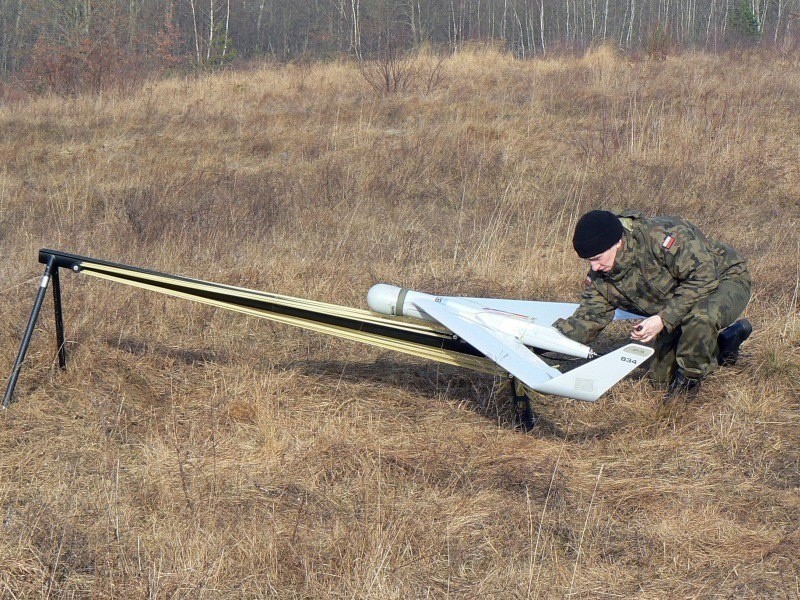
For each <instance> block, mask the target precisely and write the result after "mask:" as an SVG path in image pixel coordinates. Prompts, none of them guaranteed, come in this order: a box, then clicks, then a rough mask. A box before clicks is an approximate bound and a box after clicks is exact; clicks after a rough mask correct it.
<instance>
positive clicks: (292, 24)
mask: <svg viewBox="0 0 800 600" xmlns="http://www.w3.org/2000/svg"><path fill="white" fill-rule="evenodd" d="M798 17H800V0H0V72H2V73H3V74H5V75H9V74H16V75H17V77H18V78H19V80H20V81H26V82H28V83H29V84H32V85H38V86H45V87H56V86H57V85H62V86H66V87H69V86H70V85H84V86H85V85H90V86H97V85H102V82H103V81H104V79H113V78H114V77H124V78H131V77H135V76H136V74H138V73H143V72H149V71H150V70H152V69H163V68H165V67H166V68H170V67H174V66H178V65H191V66H194V67H202V68H213V67H215V66H217V65H220V64H225V63H228V62H232V61H234V60H237V59H243V58H244V59H246V58H252V57H257V56H264V55H268V56H271V57H275V58H277V59H279V60H293V59H297V58H302V57H311V58H315V59H317V58H321V59H325V58H329V57H333V56H338V55H349V56H353V57H356V58H358V59H362V58H373V57H386V56H387V55H390V54H391V55H395V54H396V53H397V52H403V51H406V50H410V49H413V48H416V47H419V46H421V45H424V44H429V45H432V46H434V47H437V48H439V47H442V48H446V49H447V50H448V51H451V52H456V51H458V49H459V48H460V47H461V46H463V44H465V43H470V42H475V41H480V42H490V43H494V44H498V45H502V46H505V47H506V48H507V49H508V50H510V51H512V52H514V53H515V54H516V55H518V56H520V57H533V56H541V55H546V54H548V53H552V52H556V51H564V50H582V49H585V48H586V47H588V46H590V45H592V44H596V43H598V42H600V41H603V40H606V41H610V42H612V43H614V44H617V45H619V46H620V47H621V48H623V49H626V50H630V51H642V52H648V53H655V54H665V53H668V52H670V51H672V50H674V49H677V48H695V49H698V48H699V49H705V50H709V51H719V50H725V49H728V48H730V47H732V46H737V45H752V44H769V45H775V46H778V47H787V46H789V47H793V46H794V44H795V41H794V35H795V33H794V32H795V29H797V27H798V24H797V19H798Z"/></svg>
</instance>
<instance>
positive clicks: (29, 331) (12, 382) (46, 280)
mask: <svg viewBox="0 0 800 600" xmlns="http://www.w3.org/2000/svg"><path fill="white" fill-rule="evenodd" d="M54 261H55V256H50V258H49V259H48V261H47V266H45V269H44V275H42V281H41V283H40V284H39V292H38V293H37V294H36V301H35V302H34V303H33V310H32V311H31V317H30V319H28V327H27V328H26V329H25V335H23V336H22V345H21V346H20V348H19V354H18V355H17V360H16V361H15V362H14V369H13V370H12V371H11V377H10V378H9V380H8V387H7V388H6V395H5V396H3V408H7V407H8V405H9V404H11V397H12V396H13V395H14V388H15V387H16V386H17V378H18V377H19V371H20V369H21V368H22V361H24V360H25V354H26V353H27V352H28V346H29V345H30V343H31V336H32V335H33V330H34V329H35V327H36V321H37V320H38V318H39V312H40V311H41V310H42V302H44V295H45V293H46V292H47V286H48V285H49V284H50V275H51V273H52V271H53V262H54ZM56 269H57V268H56Z"/></svg>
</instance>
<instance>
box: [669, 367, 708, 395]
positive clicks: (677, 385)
mask: <svg viewBox="0 0 800 600" xmlns="http://www.w3.org/2000/svg"><path fill="white" fill-rule="evenodd" d="M699 390H700V380H699V379H691V378H689V377H686V375H684V374H683V373H681V372H680V371H676V372H675V377H673V379H672V381H671V382H670V384H669V388H668V389H667V395H666V396H664V402H671V401H672V400H674V399H675V398H677V397H679V396H685V397H686V399H687V400H690V399H691V398H693V397H694V396H696V395H697V392H698V391H699Z"/></svg>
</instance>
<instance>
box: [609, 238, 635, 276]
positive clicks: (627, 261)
mask: <svg viewBox="0 0 800 600" xmlns="http://www.w3.org/2000/svg"><path fill="white" fill-rule="evenodd" d="M632 240H633V236H632V235H631V234H630V232H629V231H627V230H625V231H624V232H623V233H622V246H620V248H619V250H618V251H617V256H616V258H615V259H614V266H613V267H612V268H611V272H609V274H608V276H609V277H611V278H612V279H619V278H621V277H622V276H624V275H625V273H627V272H628V270H629V269H630V268H631V267H632V266H633V263H634V262H635V257H634V254H633V252H632V251H631V250H632V248H631V244H632Z"/></svg>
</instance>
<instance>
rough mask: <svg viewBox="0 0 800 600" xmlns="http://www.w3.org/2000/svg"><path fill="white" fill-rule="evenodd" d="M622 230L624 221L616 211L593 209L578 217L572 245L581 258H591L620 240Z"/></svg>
mask: <svg viewBox="0 0 800 600" xmlns="http://www.w3.org/2000/svg"><path fill="white" fill-rule="evenodd" d="M622 232H623V229H622V223H620V222H619V219H618V218H617V217H616V215H615V214H614V213H610V212H608V211H607V210H593V211H590V212H588V213H586V214H585V215H583V216H582V217H581V218H580V219H578V224H577V225H575V234H574V235H573V236H572V246H573V248H575V252H577V253H578V256H580V257H581V258H591V257H592V256H597V255H598V254H602V253H603V252H605V251H606V250H608V249H609V248H611V246H613V245H614V244H616V243H617V242H618V241H620V240H621V239H622Z"/></svg>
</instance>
